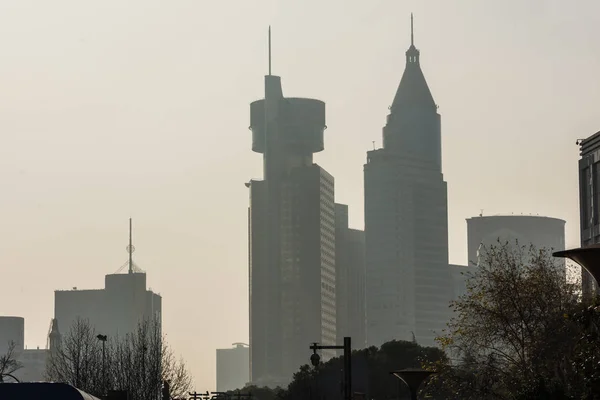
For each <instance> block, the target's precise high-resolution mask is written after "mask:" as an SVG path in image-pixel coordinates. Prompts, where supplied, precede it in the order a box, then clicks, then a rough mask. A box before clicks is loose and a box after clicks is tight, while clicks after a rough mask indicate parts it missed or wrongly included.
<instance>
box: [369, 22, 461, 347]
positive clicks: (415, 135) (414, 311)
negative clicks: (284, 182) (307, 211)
mask: <svg viewBox="0 0 600 400" xmlns="http://www.w3.org/2000/svg"><path fill="white" fill-rule="evenodd" d="M437 108H438V107H437V105H436V104H435V102H434V100H433V96H432V95H431V92H430V90H429V87H428V85H427V82H426V81H425V77H424V76H423V72H422V70H421V62H420V53H419V50H417V48H416V47H415V45H414V36H413V29H412V16H411V44H410V47H409V49H408V50H407V51H406V67H405V70H404V74H403V75H402V79H401V81H400V85H399V86H398V89H397V91H396V95H395V97H394V100H393V102H392V105H391V107H390V113H389V115H388V116H387V124H386V126H385V127H384V128H383V148H381V149H377V150H373V151H369V152H368V153H367V163H366V164H365V167H364V174H365V178H364V179H365V236H366V272H367V279H366V282H367V283H366V302H367V343H368V344H369V345H381V344H382V343H384V342H386V341H389V340H392V339H402V340H411V339H412V338H413V335H414V337H415V338H416V340H417V342H418V343H419V344H422V345H433V344H434V338H435V336H436V334H439V333H441V330H442V329H443V328H444V326H445V323H446V322H447V318H448V316H449V310H448V301H449V300H450V298H451V296H452V284H451V279H450V273H449V268H448V211H447V208H448V206H447V189H446V182H444V177H443V175H442V144H441V129H440V115H439V114H438V112H437Z"/></svg>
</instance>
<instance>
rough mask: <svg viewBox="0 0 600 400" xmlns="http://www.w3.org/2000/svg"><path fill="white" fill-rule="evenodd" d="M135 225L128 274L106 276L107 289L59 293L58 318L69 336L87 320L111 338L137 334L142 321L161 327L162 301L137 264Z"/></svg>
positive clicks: (57, 301)
mask: <svg viewBox="0 0 600 400" xmlns="http://www.w3.org/2000/svg"><path fill="white" fill-rule="evenodd" d="M134 251H135V247H133V244H132V222H131V218H130V219H129V246H127V252H128V254H129V261H128V262H127V263H126V264H125V265H123V267H121V268H124V267H125V266H127V267H128V271H127V273H123V274H120V273H116V274H110V275H106V276H105V279H104V289H88V290H79V289H77V288H76V287H74V288H73V289H72V290H56V291H55V292H54V318H55V319H56V320H58V321H59V322H60V329H61V331H62V334H63V335H68V333H69V331H70V330H71V327H72V326H73V324H74V323H75V321H77V319H81V320H87V321H88V322H89V323H90V324H91V325H92V326H93V327H94V329H95V330H96V332H98V333H100V334H103V335H107V336H109V337H113V338H114V337H124V336H125V335H127V334H128V333H133V332H135V330H136V329H137V327H138V325H139V323H140V322H142V321H147V322H151V323H155V324H158V325H159V326H160V325H161V321H162V298H161V296H160V295H158V294H156V293H154V292H152V291H151V290H149V289H146V273H144V272H143V271H141V270H140V269H139V268H138V267H137V266H136V265H135V263H134V262H133V252H134Z"/></svg>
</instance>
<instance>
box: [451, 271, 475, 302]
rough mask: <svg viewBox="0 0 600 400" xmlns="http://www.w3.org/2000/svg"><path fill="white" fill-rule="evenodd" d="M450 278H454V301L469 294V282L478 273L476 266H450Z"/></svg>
mask: <svg viewBox="0 0 600 400" xmlns="http://www.w3.org/2000/svg"><path fill="white" fill-rule="evenodd" d="M449 267H450V276H451V277H452V292H453V296H452V298H453V300H457V299H458V298H459V297H460V296H462V295H465V294H467V281H468V280H469V278H470V277H471V276H472V274H473V273H475V272H476V271H477V267H475V266H467V265H458V264H450V266H449Z"/></svg>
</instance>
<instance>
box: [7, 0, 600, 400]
mask: <svg viewBox="0 0 600 400" xmlns="http://www.w3.org/2000/svg"><path fill="white" fill-rule="evenodd" d="M411 13H413V15H414V45H415V46H416V48H417V49H418V50H419V51H420V67H421V69H422V71H423V74H424V76H425V79H426V81H427V85H428V87H429V89H430V91H431V94H432V96H433V98H434V99H435V104H437V105H438V106H439V108H438V109H437V112H438V113H439V114H440V115H441V143H442V144H441V145H442V147H441V149H442V156H441V160H442V172H443V180H444V181H445V182H446V183H447V193H448V202H447V207H448V249H449V262H450V264H457V265H467V263H468V261H471V260H467V251H468V250H467V235H466V232H467V223H466V221H465V220H466V219H468V218H472V217H476V216H478V215H480V214H482V215H483V216H491V215H496V214H503V215H504V214H505V215H521V214H523V215H534V216H537V215H539V216H548V217H553V218H558V219H562V220H565V221H566V225H565V237H566V240H565V243H564V245H565V248H567V249H569V248H574V247H579V246H580V244H581V243H580V210H579V205H580V203H579V182H580V181H579V175H578V174H579V171H578V160H579V157H580V156H579V150H580V148H579V146H576V144H575V142H576V140H578V139H583V138H586V137H589V136H591V135H592V134H594V133H595V132H597V131H598V130H599V129H600V120H599V118H598V115H599V114H598V105H599V104H600V79H598V73H599V72H598V71H600V42H599V41H598V39H597V38H598V37H600V3H598V2H597V1H593V0H580V1H578V2H577V3H571V2H564V1H558V0H546V1H543V2H542V1H531V2H523V1H517V0H506V1H502V2H500V1H491V0H489V1H487V0H485V1H482V0H462V1H460V2H448V1H444V0H430V1H427V2H423V1H416V0H411V1H392V0H370V1H359V0H303V1H294V2H290V1H286V2H284V1H275V0H270V1H267V0H256V1H242V0H237V1H221V2H203V1H197V0H176V1H170V2H165V1H160V0H144V1H142V0H130V1H127V2H123V1H116V0H105V1H101V2H82V1H75V0H54V1H51V2H50V1H41V0H37V1H35V0H19V1H13V2H2V3H0V48H1V49H2V56H1V59H2V62H0V88H2V89H1V90H0V93H1V94H0V132H1V133H0V138H1V145H0V183H1V186H2V188H3V192H2V196H0V276H1V278H0V316H4V315H7V316H20V317H23V318H24V319H25V343H24V344H25V345H26V346H27V347H28V348H36V347H37V346H39V347H40V348H44V347H45V346H46V343H47V335H48V331H49V326H50V321H51V319H52V318H54V317H55V311H54V301H55V290H71V289H73V288H77V289H102V288H104V283H105V275H108V274H114V273H115V272H117V270H119V268H121V266H123V265H124V264H125V263H127V261H128V257H129V255H128V252H127V249H126V248H127V246H128V244H129V225H128V224H129V218H132V219H133V234H132V241H133V245H134V246H135V253H133V259H134V261H135V265H136V266H137V267H138V268H140V269H141V270H143V271H145V272H146V274H147V275H146V276H147V287H148V288H149V289H151V290H152V291H153V292H154V293H157V294H160V295H161V296H162V314H161V317H162V333H163V334H165V335H166V338H167V340H168V343H169V345H170V347H171V348H172V349H173V351H174V353H175V354H176V355H177V357H179V356H181V357H183V358H184V359H185V362H186V364H187V367H188V368H189V371H190V374H191V376H192V377H193V387H194V388H195V389H196V390H198V391H199V392H204V391H206V390H214V389H215V384H216V378H215V374H216V367H215V364H216V359H215V358H216V355H215V350H216V349H222V348H229V347H232V343H237V342H241V343H249V342H250V338H249V290H248V286H249V273H248V271H249V266H248V264H249V252H248V247H249V243H248V235H249V229H248V206H249V188H248V187H246V186H245V184H246V183H248V182H249V181H250V180H252V179H254V180H260V179H263V158H262V156H261V154H257V153H256V152H253V151H252V132H251V131H250V130H249V125H250V124H251V121H250V103H252V102H254V101H256V100H260V99H263V98H264V97H265V75H267V74H269V70H268V68H269V64H268V33H267V32H268V27H269V26H271V57H272V59H271V60H272V61H271V68H272V74H273V75H276V76H279V77H281V85H282V88H283V96H285V97H306V98H311V99H318V100H321V101H323V102H324V103H325V110H326V111H325V115H326V121H325V124H326V128H327V129H326V130H325V133H324V150H323V151H321V152H317V153H315V154H314V162H315V163H317V164H318V165H319V166H321V167H322V168H324V169H325V170H326V171H327V172H328V173H329V174H331V175H332V176H333V177H334V178H335V202H336V203H342V204H346V205H348V212H349V226H350V228H356V229H361V230H362V229H363V228H364V225H365V223H364V221H365V215H364V214H365V213H364V182H363V179H364V172H363V171H364V166H365V163H366V162H367V151H372V150H374V149H380V148H382V146H383V143H382V128H383V127H384V126H385V125H386V117H387V116H388V114H390V109H389V108H390V106H391V105H392V101H393V100H394V96H395V94H396V91H397V89H398V85H399V82H400V80H401V78H402V75H403V72H404V70H405V66H406V63H407V61H406V57H407V55H406V51H407V49H409V46H411ZM367 241H368V240H367ZM59 324H60V319H59ZM66 329H67V328H66V327H65V330H66ZM417 339H419V338H417ZM379 344H381V343H379ZM309 345H310V343H309V342H307V343H302V346H304V347H306V360H305V362H306V363H309V358H310V355H311V350H309V348H308V346H309ZM298 367H299V365H298Z"/></svg>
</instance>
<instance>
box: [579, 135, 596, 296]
mask: <svg viewBox="0 0 600 400" xmlns="http://www.w3.org/2000/svg"><path fill="white" fill-rule="evenodd" d="M578 144H579V145H580V156H581V158H580V159H579V214H580V230H581V247H588V246H591V245H595V244H599V243H600V154H599V150H600V132H596V133H595V134H593V135H592V136H590V137H588V138H586V139H583V140H581V141H578ZM581 284H582V291H583V295H584V296H586V297H592V296H593V295H594V294H596V293H597V292H598V282H596V281H595V280H594V278H593V277H592V275H591V274H590V273H589V272H587V271H586V270H585V269H582V270H581Z"/></svg>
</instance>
